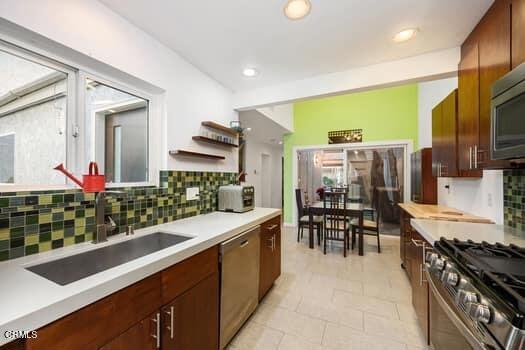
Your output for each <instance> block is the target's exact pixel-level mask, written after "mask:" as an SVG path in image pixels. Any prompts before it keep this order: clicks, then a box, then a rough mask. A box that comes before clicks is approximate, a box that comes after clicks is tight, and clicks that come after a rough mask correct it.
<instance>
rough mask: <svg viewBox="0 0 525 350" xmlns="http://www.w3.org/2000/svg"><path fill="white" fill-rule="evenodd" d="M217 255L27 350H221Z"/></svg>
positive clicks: (54, 329) (109, 303) (52, 329)
mask: <svg viewBox="0 0 525 350" xmlns="http://www.w3.org/2000/svg"><path fill="white" fill-rule="evenodd" d="M218 251H219V250H218V247H217V246H214V247H212V248H209V249H207V250H205V251H203V252H201V253H198V254H196V255H194V256H191V257H189V258H187V259H185V260H183V261H181V262H179V263H177V264H175V265H173V266H171V267H169V268H167V269H165V270H163V271H161V272H159V273H156V274H154V275H152V276H150V277H147V278H145V279H144V280H142V281H140V282H137V283H135V284H133V285H131V286H129V287H126V288H124V289H122V290H120V291H118V292H116V293H114V294H111V295H109V296H107V297H105V298H103V299H101V300H99V301H97V302H95V303H93V304H90V305H88V306H86V307H84V308H82V309H80V310H78V311H76V312H73V313H72V314H69V315H67V316H65V317H63V318H61V319H59V320H58V321H55V322H53V323H51V324H49V325H47V326H44V327H42V328H40V329H39V330H38V337H37V338H34V339H28V340H27V343H26V349H27V350H55V349H83V350H91V349H92V350H133V349H137V350H138V349H141V350H147V349H158V348H159V347H160V345H162V348H164V349H177V350H179V349H203V350H217V349H218V341H219V259H218ZM162 305H165V306H164V307H162ZM172 308H173V309H172ZM172 310H173V311H172ZM172 317H173V318H172ZM172 321H173V322H172ZM172 330H173V337H172V336H171V335H172V333H171V332H172Z"/></svg>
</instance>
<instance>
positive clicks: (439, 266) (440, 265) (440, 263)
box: [432, 258, 445, 271]
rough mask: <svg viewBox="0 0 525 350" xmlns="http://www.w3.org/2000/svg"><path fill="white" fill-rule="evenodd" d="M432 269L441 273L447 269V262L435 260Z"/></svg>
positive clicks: (439, 259)
mask: <svg viewBox="0 0 525 350" xmlns="http://www.w3.org/2000/svg"><path fill="white" fill-rule="evenodd" d="M432 267H433V268H435V269H437V270H439V271H441V270H443V269H444V268H445V260H443V259H441V258H437V259H436V260H434V263H433V264H432Z"/></svg>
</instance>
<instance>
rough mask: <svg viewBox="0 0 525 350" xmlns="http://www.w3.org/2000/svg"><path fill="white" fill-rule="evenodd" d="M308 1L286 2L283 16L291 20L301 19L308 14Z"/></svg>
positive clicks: (310, 6) (310, 5)
mask: <svg viewBox="0 0 525 350" xmlns="http://www.w3.org/2000/svg"><path fill="white" fill-rule="evenodd" d="M311 8H312V4H311V3H310V0H288V2H287V3H286V6H284V14H285V15H286V17H288V18H289V19H291V20H297V19H302V18H304V17H306V16H308V14H309V13H310V9H311Z"/></svg>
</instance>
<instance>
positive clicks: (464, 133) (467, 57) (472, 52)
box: [457, 40, 482, 177]
mask: <svg viewBox="0 0 525 350" xmlns="http://www.w3.org/2000/svg"><path fill="white" fill-rule="evenodd" d="M457 126H458V168H459V169H458V170H459V174H460V176H464V177H481V176H482V173H481V171H480V170H479V169H476V168H474V166H473V165H474V163H473V150H474V147H475V145H476V144H477V143H478V141H479V51H478V43H477V41H475V40H472V41H467V42H465V43H464V44H463V45H462V46H461V61H460V63H459V71H458V125H457Z"/></svg>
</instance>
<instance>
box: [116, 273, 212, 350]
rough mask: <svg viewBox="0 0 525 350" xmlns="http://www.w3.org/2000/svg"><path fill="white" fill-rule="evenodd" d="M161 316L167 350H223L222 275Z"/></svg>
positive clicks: (190, 292)
mask: <svg viewBox="0 0 525 350" xmlns="http://www.w3.org/2000/svg"><path fill="white" fill-rule="evenodd" d="M161 314H162V322H161V327H162V330H161V340H162V349H163V350H192V349H202V350H217V349H218V348H219V274H218V272H216V273H214V274H213V275H211V276H209V277H207V278H206V279H204V280H203V281H201V282H199V283H198V284H197V285H195V286H194V287H192V288H191V289H189V290H187V291H186V292H184V293H183V294H182V295H180V296H178V297H177V298H176V299H175V300H174V301H173V302H171V303H169V304H168V305H165V306H164V307H163V308H162V310H161ZM123 350H124V349H123Z"/></svg>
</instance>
